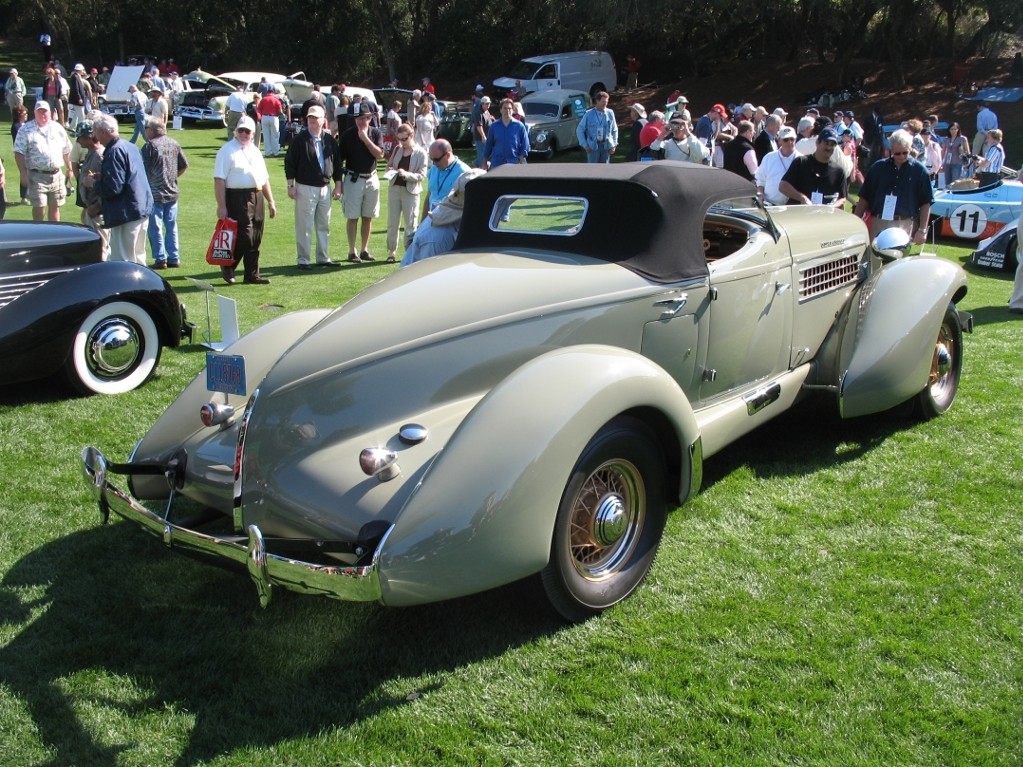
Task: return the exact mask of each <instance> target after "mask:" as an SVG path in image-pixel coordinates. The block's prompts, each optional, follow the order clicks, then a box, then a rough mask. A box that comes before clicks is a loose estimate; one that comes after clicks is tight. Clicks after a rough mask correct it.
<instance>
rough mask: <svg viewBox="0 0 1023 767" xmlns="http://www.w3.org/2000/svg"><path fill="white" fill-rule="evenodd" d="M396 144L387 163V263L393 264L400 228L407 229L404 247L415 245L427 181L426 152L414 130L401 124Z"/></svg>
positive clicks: (396, 132)
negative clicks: (420, 202)
mask: <svg viewBox="0 0 1023 767" xmlns="http://www.w3.org/2000/svg"><path fill="white" fill-rule="evenodd" d="M394 136H395V138H396V139H397V144H396V145H395V147H394V151H393V152H391V158H390V159H389V160H388V161H387V175H386V177H387V178H389V179H390V182H391V185H390V187H388V189H387V263H389V264H393V263H394V262H395V261H396V260H397V258H396V256H397V252H398V227H399V226H400V225H402V224H404V226H405V238H404V245H405V247H406V248H407V247H408V246H409V243H411V242H412V235H414V234H415V233H416V227H417V226H418V225H419V197H420V194H421V193H422V190H423V179H424V178H426V171H427V167H426V149H424V148H423V147H422V146H420V145H419V144H417V143H415V141H414V140H413V128H412V126H411V125H409V124H408V123H401V124H400V125H399V126H398V129H397V130H396V131H395V132H394Z"/></svg>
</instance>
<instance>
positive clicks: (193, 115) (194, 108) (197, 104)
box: [174, 70, 237, 123]
mask: <svg viewBox="0 0 1023 767" xmlns="http://www.w3.org/2000/svg"><path fill="white" fill-rule="evenodd" d="M181 82H182V87H183V90H182V91H181V93H179V94H176V95H175V98H174V116H175V117H180V118H182V119H183V120H194V121H196V122H217V123H223V122H224V105H225V104H226V103H227V97H228V96H230V95H231V93H232V92H233V91H234V90H235V88H236V87H237V84H236V83H230V82H228V81H227V80H223V79H221V78H219V77H217V76H216V75H211V74H210V73H209V72H203V71H202V70H196V71H195V72H189V73H188V74H187V75H185V76H184V77H182V78H181Z"/></svg>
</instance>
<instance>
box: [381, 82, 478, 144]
mask: <svg viewBox="0 0 1023 767" xmlns="http://www.w3.org/2000/svg"><path fill="white" fill-rule="evenodd" d="M373 95H374V96H375V98H376V103H377V104H379V106H380V119H381V120H383V119H384V116H385V115H386V114H387V110H388V109H390V108H391V104H393V103H394V102H395V101H400V102H401V109H402V112H401V118H402V120H407V115H408V102H409V100H410V99H411V98H412V91H410V90H409V89H408V88H390V87H388V88H374V89H373ZM437 111H438V112H439V117H438V119H439V120H440V125H439V126H438V128H437V138H444V139H447V140H448V141H450V142H451V146H470V145H471V144H472V125H471V124H470V122H471V119H472V116H471V114H470V112H471V109H470V107H469V105H468V104H467V103H463V102H460V101H441V100H440V99H438V100H437ZM385 148H386V147H385Z"/></svg>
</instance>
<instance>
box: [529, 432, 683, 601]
mask: <svg viewBox="0 0 1023 767" xmlns="http://www.w3.org/2000/svg"><path fill="white" fill-rule="evenodd" d="M666 515H667V504H666V497H665V467H664V461H663V458H662V452H661V451H660V450H659V449H658V442H657V438H656V437H655V436H654V433H653V432H652V431H651V430H650V428H649V427H647V426H646V425H645V424H644V423H642V422H641V421H638V420H636V419H634V418H627V417H621V418H616V419H615V420H613V421H611V422H610V423H608V424H607V425H606V426H604V427H603V428H602V429H601V430H600V431H599V432H597V434H596V435H595V436H594V437H593V439H592V440H590V443H589V444H588V445H587V446H586V449H585V450H583V452H582V455H581V456H580V457H579V460H578V462H577V463H576V465H575V468H574V469H573V470H572V474H571V476H570V477H569V480H568V484H567V485H566V487H565V492H564V494H563V495H562V498H561V504H560V505H559V507H558V515H557V518H556V520H555V523H554V537H553V540H552V543H551V556H550V561H549V562H548V564H547V567H545V568H544V569H543V571H542V572H541V574H540V577H541V581H542V583H543V588H544V592H545V593H546V595H547V598H548V600H549V601H550V603H551V605H552V606H553V607H554V609H555V610H557V612H558V613H560V614H561V615H562V616H563V617H564V618H566V619H567V620H569V621H582V620H585V619H587V618H589V617H590V616H592V615H595V614H597V613H599V612H601V611H603V610H606V609H607V608H608V607H611V606H612V605H614V604H616V603H618V602H620V601H621V600H623V599H625V598H626V597H627V596H629V595H630V594H631V593H632V592H633V591H635V590H636V588H637V587H638V586H639V585H640V583H642V582H643V579H644V578H645V577H646V574H647V573H648V572H649V571H650V567H651V565H653V562H654V558H655V557H656V555H657V548H658V546H659V545H660V542H661V534H662V532H663V531H664V522H665V518H666Z"/></svg>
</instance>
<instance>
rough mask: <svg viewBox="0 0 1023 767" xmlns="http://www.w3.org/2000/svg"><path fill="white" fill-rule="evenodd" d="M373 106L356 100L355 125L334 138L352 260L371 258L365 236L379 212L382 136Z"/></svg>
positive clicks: (357, 261)
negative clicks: (359, 242) (358, 245)
mask: <svg viewBox="0 0 1023 767" xmlns="http://www.w3.org/2000/svg"><path fill="white" fill-rule="evenodd" d="M372 120H373V107H372V105H370V104H369V103H368V102H365V101H363V102H362V103H360V104H359V109H358V111H357V112H356V114H355V125H353V126H352V127H351V128H349V129H348V130H346V131H345V132H344V133H342V134H341V136H340V137H339V138H338V144H339V145H340V160H339V163H338V164H339V165H340V164H343V165H344V168H345V177H344V178H345V182H344V192H343V193H342V206H343V208H344V214H345V219H347V223H348V260H349V261H351V262H352V263H359V262H360V261H374V260H375V259H374V258H373V256H371V255H370V254H369V236H370V234H371V233H372V231H373V219H374V218H377V217H378V216H379V215H380V182H379V180H378V179H377V160H379V159H381V158H382V157H383V156H384V149H383V144H384V139H383V135H381V133H380V129H379V128H374V127H373V126H372V125H371V123H372ZM360 219H361V220H362V233H361V234H362V248H361V250H358V251H357V250H356V248H355V235H356V232H357V231H358V228H359V220H360Z"/></svg>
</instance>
